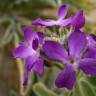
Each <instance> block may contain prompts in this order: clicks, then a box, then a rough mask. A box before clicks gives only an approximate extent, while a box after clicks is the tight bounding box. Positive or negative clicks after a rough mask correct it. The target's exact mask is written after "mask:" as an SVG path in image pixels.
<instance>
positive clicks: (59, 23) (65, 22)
mask: <svg viewBox="0 0 96 96" xmlns="http://www.w3.org/2000/svg"><path fill="white" fill-rule="evenodd" d="M67 12H68V6H67V5H62V6H60V8H59V10H58V16H57V17H58V19H57V20H51V19H47V20H41V19H36V20H34V21H33V22H32V24H33V25H36V26H54V25H57V26H67V25H69V24H70V23H71V21H72V18H73V17H69V18H67V19H64V18H65V16H66V15H67Z"/></svg>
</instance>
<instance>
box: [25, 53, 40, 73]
mask: <svg viewBox="0 0 96 96" xmlns="http://www.w3.org/2000/svg"><path fill="white" fill-rule="evenodd" d="M39 56H40V55H39V53H38V52H37V53H35V54H32V55H31V56H29V57H27V59H26V64H25V67H26V70H29V71H30V70H31V69H32V67H33V66H34V63H35V62H36V61H37V60H38V58H39Z"/></svg>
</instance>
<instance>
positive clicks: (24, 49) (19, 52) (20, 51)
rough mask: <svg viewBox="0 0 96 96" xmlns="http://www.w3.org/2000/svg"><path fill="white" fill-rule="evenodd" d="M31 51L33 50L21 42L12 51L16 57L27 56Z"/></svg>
mask: <svg viewBox="0 0 96 96" xmlns="http://www.w3.org/2000/svg"><path fill="white" fill-rule="evenodd" d="M33 52H34V50H32V49H31V48H29V47H28V46H27V45H24V44H21V45H20V46H19V47H17V48H16V49H15V50H14V51H13V56H14V57H16V58H27V57H28V56H30V55H31V54H32V53H33Z"/></svg>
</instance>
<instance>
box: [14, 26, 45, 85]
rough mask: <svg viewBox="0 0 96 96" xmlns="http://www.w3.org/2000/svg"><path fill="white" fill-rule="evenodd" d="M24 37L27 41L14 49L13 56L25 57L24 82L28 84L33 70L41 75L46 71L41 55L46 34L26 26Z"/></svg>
mask: <svg viewBox="0 0 96 96" xmlns="http://www.w3.org/2000/svg"><path fill="white" fill-rule="evenodd" d="M24 38H25V42H23V43H21V44H20V45H19V47H17V48H16V49H15V50H14V52H13V56H14V57H15V58H23V59H25V69H26V74H25V79H24V83H23V84H24V85H26V84H27V83H28V77H29V75H30V72H31V70H32V71H34V72H36V73H38V74H39V75H43V73H44V61H43V59H42V58H41V57H40V47H41V46H42V44H43V38H44V36H43V34H42V33H41V32H34V31H32V29H31V28H30V27H25V28H24Z"/></svg>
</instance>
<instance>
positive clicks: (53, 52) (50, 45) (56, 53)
mask: <svg viewBox="0 0 96 96" xmlns="http://www.w3.org/2000/svg"><path fill="white" fill-rule="evenodd" d="M43 48H44V52H45V54H46V55H47V56H48V57H49V58H50V59H55V60H60V61H62V62H63V61H66V60H67V58H68V54H67V52H66V50H65V48H64V47H63V46H62V45H61V44H59V43H58V42H55V41H46V42H45V44H44V46H43Z"/></svg>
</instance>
